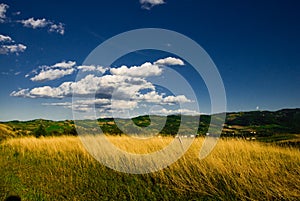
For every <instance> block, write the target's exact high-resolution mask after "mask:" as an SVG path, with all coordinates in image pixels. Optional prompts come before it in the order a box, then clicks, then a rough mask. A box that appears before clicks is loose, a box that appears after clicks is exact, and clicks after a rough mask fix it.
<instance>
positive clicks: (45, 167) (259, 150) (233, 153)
mask: <svg viewBox="0 0 300 201" xmlns="http://www.w3.org/2000/svg"><path fill="white" fill-rule="evenodd" d="M108 139H109V141H111V142H112V143H113V144H114V145H116V146H118V147H119V148H120V149H123V150H126V151H129V152H132V153H143V154H144V153H150V152H153V151H157V150H159V149H161V148H162V147H164V146H165V145H166V144H168V143H170V142H171V141H172V140H173V139H172V138H171V137H163V138H158V137H154V138H151V139H149V140H141V139H134V140H133V141H132V140H131V139H130V138H129V137H124V136H122V137H113V136H108ZM202 143H203V139H202V138H197V139H196V140H195V141H194V143H193V144H192V146H191V147H190V149H189V150H188V151H187V153H186V154H185V155H184V156H183V157H182V158H181V159H179V160H178V161H177V162H175V163H174V164H172V165H171V166H169V167H167V168H165V169H164V170H161V171H158V172H154V173H151V174H147V175H134V176H132V175H129V174H123V173H118V172H115V171H112V170H110V169H108V168H106V167H104V166H102V165H101V164H99V163H98V162H97V161H96V160H94V159H93V158H92V157H91V156H90V155H89V154H88V153H87V151H86V150H85V149H84V147H83V146H82V144H81V141H80V140H79V138H77V137H67V136H63V137H47V138H39V139H36V138H33V137H27V138H18V139H9V140H7V141H5V142H4V143H2V145H1V146H2V148H1V151H2V152H3V153H5V156H3V155H0V160H4V163H3V164H5V163H7V164H14V165H16V164H19V167H18V168H19V169H18V170H19V171H17V172H18V173H17V177H18V178H20V180H21V183H23V184H26V186H28V184H30V185H33V186H35V187H34V189H35V190H37V191H38V192H42V195H43V196H44V197H45V198H48V199H50V200H51V199H60V198H62V197H59V196H61V195H62V194H68V196H69V197H68V198H69V200H80V199H83V198H86V197H88V198H90V199H93V198H95V199H97V198H99V197H93V196H95V195H99V196H100V194H101V193H104V194H105V193H109V192H110V191H111V190H112V189H116V191H120V189H119V188H121V187H120V186H122V188H121V191H128V192H123V193H124V196H125V199H131V198H133V200H134V199H137V200H139V199H140V198H141V199H146V198H147V199H149V197H146V195H147V196H150V195H152V196H153V199H154V198H157V197H158V196H162V195H158V194H156V193H157V192H156V193H155V191H156V190H157V189H156V188H152V187H151V186H149V185H152V186H156V185H157V184H159V186H160V188H161V189H160V190H157V191H159V193H165V197H161V199H162V200H164V199H165V200H169V199H171V198H172V194H173V195H174V197H175V198H176V197H177V198H182V199H184V198H186V199H187V200H188V199H201V198H203V199H204V198H205V199H217V200H276V199H277V200H297V199H299V198H300V185H299V184H300V176H299V175H300V151H299V150H298V149H293V148H282V147H277V146H274V145H265V144H262V143H259V142H247V141H243V140H237V139H230V140H219V143H218V144H217V146H216V147H215V149H214V150H213V152H212V153H211V154H210V155H209V156H208V157H206V158H205V159H203V160H200V159H199V158H198V156H199V151H200V148H201V146H202ZM16 153H17V156H15V155H16ZM13 160H14V163H13V162H12V161H13ZM128 165H131V164H128ZM24 167H26V168H27V169H25V168H24ZM20 168H24V169H21V170H20ZM0 171H1V170H0ZM2 171H3V170H2ZM6 171H8V170H6ZM106 175H109V176H106ZM116 175H117V177H118V178H122V179H120V180H118V179H117V178H115V179H116V181H110V179H109V178H110V177H116ZM35 180H41V181H42V182H44V183H45V181H47V182H48V183H47V184H39V182H36V181H35ZM100 180H101V182H104V183H105V184H106V185H108V186H106V188H105V189H106V191H107V192H104V190H103V188H102V187H101V189H99V188H100V187H99V185H100V184H98V183H97V182H100ZM108 180H109V182H112V183H109V184H108V183H107V182H108ZM132 180H133V182H132V183H131V181H132ZM91 182H94V183H95V186H98V187H95V186H93V184H91ZM122 182H123V183H122ZM65 185H67V186H65ZM123 185H125V186H126V187H123ZM137 185H140V186H144V188H146V190H147V191H145V192H144V194H143V195H142V197H138V196H137V194H138V192H137V191H135V188H137ZM110 187H111V188H112V189H108V188H110ZM28 188H29V187H28ZM82 188H83V189H82ZM89 188H91V189H89ZM148 188H149V189H148ZM0 190H1V189H0ZM24 191H25V190H24ZM24 191H19V192H24ZM27 191H28V190H27ZM151 191H153V193H151ZM169 191H170V192H172V193H171V194H168V193H169ZM34 192H35V191H34ZM34 192H33V193H32V192H31V193H32V194H34ZM78 192H85V193H86V194H82V193H81V194H76V193H78ZM0 193H1V191H0ZM110 193H111V192H110ZM126 193H127V194H126ZM147 193H149V195H148V194H147ZM119 194H122V193H119ZM101 195H102V194H101ZM105 195H106V194H105ZM105 195H102V196H105ZM122 195H123V194H122ZM187 195H188V196H190V197H187ZM72 196H73V197H72ZM81 196H82V197H81ZM89 196H91V197H89ZM106 196H107V197H105V198H108V197H109V196H110V195H106ZM115 196H117V194H116V195H115ZM143 196H144V197H143ZM180 196H183V197H180ZM170 197H171V198H170ZM0 198H1V197H0ZM102 198H103V197H102ZM150 198H151V196H150ZM112 199H117V198H116V197H115V198H112ZM25 200H26V197H25ZM37 200H38V199H37Z"/></svg>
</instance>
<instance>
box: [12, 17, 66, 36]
mask: <svg viewBox="0 0 300 201" xmlns="http://www.w3.org/2000/svg"><path fill="white" fill-rule="evenodd" d="M18 22H20V23H22V24H23V26H24V27H28V28H32V29H36V28H44V27H48V31H49V32H55V33H58V34H61V35H64V34H65V27H64V24H63V23H61V22H59V23H58V24H56V23H54V22H51V21H49V20H46V19H45V18H43V19H34V18H33V17H31V18H29V19H27V20H20V21H18Z"/></svg>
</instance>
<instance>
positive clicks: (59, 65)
mask: <svg viewBox="0 0 300 201" xmlns="http://www.w3.org/2000/svg"><path fill="white" fill-rule="evenodd" d="M75 65H76V62H75V61H68V62H67V61H62V62H59V63H56V64H54V65H52V67H53V68H72V67H73V66H75Z"/></svg>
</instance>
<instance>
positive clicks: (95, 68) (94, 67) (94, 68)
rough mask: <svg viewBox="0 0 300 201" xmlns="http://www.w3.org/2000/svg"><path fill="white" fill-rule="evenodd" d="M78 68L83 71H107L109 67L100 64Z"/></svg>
mask: <svg viewBox="0 0 300 201" xmlns="http://www.w3.org/2000/svg"><path fill="white" fill-rule="evenodd" d="M77 69H78V70H81V71H82V72H89V71H90V72H97V71H98V72H100V73H105V72H106V71H107V69H108V68H105V67H103V66H99V65H82V66H78V67H77Z"/></svg>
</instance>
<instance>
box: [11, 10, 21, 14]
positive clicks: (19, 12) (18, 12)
mask: <svg viewBox="0 0 300 201" xmlns="http://www.w3.org/2000/svg"><path fill="white" fill-rule="evenodd" d="M12 14H13V15H21V11H17V12H14V13H12Z"/></svg>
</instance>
